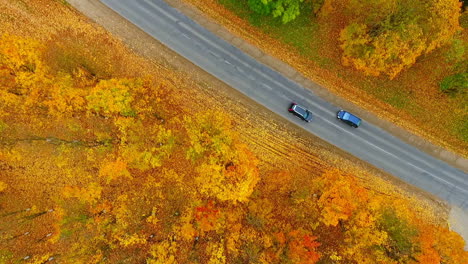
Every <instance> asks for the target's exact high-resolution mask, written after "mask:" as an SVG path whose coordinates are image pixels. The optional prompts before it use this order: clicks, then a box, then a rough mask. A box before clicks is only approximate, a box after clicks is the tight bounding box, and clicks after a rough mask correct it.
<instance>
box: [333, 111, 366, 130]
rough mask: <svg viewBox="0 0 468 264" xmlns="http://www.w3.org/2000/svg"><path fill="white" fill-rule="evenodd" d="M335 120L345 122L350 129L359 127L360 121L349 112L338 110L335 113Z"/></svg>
mask: <svg viewBox="0 0 468 264" xmlns="http://www.w3.org/2000/svg"><path fill="white" fill-rule="evenodd" d="M336 118H338V119H339V120H341V121H343V122H345V123H346V124H348V125H350V126H352V127H358V126H360V125H361V119H360V118H359V117H357V116H355V115H353V114H351V113H350V112H346V111H345V110H340V111H338V113H336Z"/></svg>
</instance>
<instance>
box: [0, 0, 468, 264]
mask: <svg viewBox="0 0 468 264" xmlns="http://www.w3.org/2000/svg"><path fill="white" fill-rule="evenodd" d="M441 1H442V0H441ZM361 29H362V28H360V26H359V25H357V26H355V28H351V29H349V30H354V31H353V32H354V33H353V32H351V31H350V33H349V34H358V33H359V32H360V31H359V30H361ZM356 32H357V33H356ZM359 34H360V33H359ZM346 36H347V35H346V34H345V33H343V38H346ZM345 42H346V40H345ZM377 42H378V40H376V43H377ZM434 45H436V44H434ZM344 49H345V54H346V49H347V47H345V48H344ZM109 50H112V51H113V52H109ZM350 52H351V51H350ZM421 52H423V51H421ZM351 53H352V52H351ZM351 53H349V54H351ZM350 56H351V55H350ZM349 58H350V59H349V61H348V62H349V63H351V64H354V65H355V66H356V67H358V68H359V67H361V68H363V69H364V70H366V67H367V65H368V64H366V63H362V62H360V61H359V60H356V59H352V58H351V57H349ZM376 63H378V62H376ZM388 67H390V68H391V69H393V71H391V73H390V75H392V74H393V73H395V74H396V73H397V71H399V68H398V67H396V66H388ZM402 67H403V66H402ZM186 74H187V73H183V72H178V71H177V70H174V69H171V68H168V67H165V66H163V65H161V64H155V63H153V62H148V60H146V59H145V58H143V57H141V56H139V55H135V54H134V53H133V52H132V51H131V50H130V49H129V48H128V47H127V46H125V44H123V43H122V42H121V41H120V40H118V39H117V38H115V37H113V36H112V35H111V34H109V33H108V32H106V31H105V30H104V29H103V28H101V27H99V26H98V25H97V24H94V23H93V22H90V21H89V20H87V19H86V18H85V17H83V15H81V14H80V13H78V12H77V11H75V10H74V9H73V8H72V7H71V6H70V5H69V4H67V3H66V2H65V1H52V0H32V1H7V0H0V263H37V264H39V263H148V264H156V263H164V264H166V263H167V264H170V263H213V264H214V263H265V264H266V263H304V264H305V263H359V264H361V263H369V264H374V263H395V264H396V263H424V264H438V263H444V264H463V263H468V262H467V260H468V252H467V251H464V249H463V248H464V245H465V242H464V240H463V239H462V238H461V237H460V236H459V235H458V234H457V233H455V232H452V231H450V229H449V226H448V225H447V223H446V221H444V220H445V219H443V217H440V215H438V214H437V213H436V211H435V210H433V208H432V207H431V206H429V205H427V203H423V202H421V201H419V200H418V198H417V197H413V196H410V195H407V194H406V193H405V192H404V191H400V190H399V189H398V188H397V187H394V186H393V185H392V183H391V182H390V181H386V180H382V181H381V182H380V181H379V182H378V183H377V182H376V184H375V185H372V184H369V183H366V180H363V179H369V178H363V177H364V176H363V175H364V174H365V173H362V174H361V173H360V172H359V170H358V169H355V168H353V169H349V170H347V169H346V168H344V167H340V166H338V165H335V164H334V163H333V162H332V161H333V160H340V159H344V158H342V157H339V156H336V157H335V156H334V157H333V158H329V159H326V158H323V156H322V155H323V153H321V152H325V151H316V152H314V151H311V149H315V148H303V149H306V150H305V151H307V152H309V153H308V155H310V160H313V161H314V163H313V164H312V163H311V164H310V166H308V168H295V166H292V165H291V164H292V163H290V165H289V167H288V163H287V162H284V163H281V162H278V163H277V164H276V165H275V164H274V163H275V162H274V161H273V158H271V157H274V156H278V155H280V154H281V153H284V151H279V148H277V149H275V148H273V147H272V146H269V145H268V144H271V145H273V143H269V142H267V140H266V139H264V140H265V141H264V142H260V143H258V142H257V143H254V142H253V138H254V137H255V136H252V137H251V138H250V139H249V137H248V136H246V134H248V133H245V134H244V133H241V127H242V128H245V131H254V132H251V134H252V135H260V133H261V132H255V131H257V130H255V129H257V128H247V127H249V126H251V125H250V124H248V125H246V124H241V122H239V119H237V118H234V116H236V115H237V114H236V113H234V112H233V113H230V112H226V111H220V110H219V109H220V108H219V107H215V106H214V107H213V108H212V109H211V110H207V109H202V108H198V111H193V109H197V107H196V104H197V103H196V102H193V101H196V100H187V98H188V97H190V96H189V95H191V96H192V97H191V98H202V97H203V96H204V95H201V94H197V93H199V92H198V91H199V90H201V89H202V88H193V89H192V90H191V89H188V88H187V87H191V86H197V87H198V86H200V87H202V85H199V84H195V83H194V82H193V83H192V82H191V83H189V84H187V82H188V81H187V80H188V79H189V78H190V77H189V76H186ZM391 77H392V76H391ZM197 89H199V90H197ZM206 100H207V101H206V102H208V101H209V99H206ZM200 109H201V110H200ZM249 129H250V130H249ZM265 129H266V128H265ZM260 130H261V129H259V130H258V131H260ZM278 136H280V134H278ZM262 137H263V138H267V136H262ZM256 144H257V145H256ZM262 144H263V145H265V146H268V147H265V148H264V149H266V150H261V149H263V147H261V146H258V145H262ZM296 147H297V148H300V146H299V145H298V146H296ZM317 149H318V147H317ZM265 153H266V154H265ZM281 155H282V154H281ZM283 164H285V165H283ZM356 166H357V165H356ZM366 173H367V172H366ZM366 175H367V174H366ZM369 177H370V176H369ZM377 185H378V186H389V187H388V188H387V189H385V188H383V187H382V188H381V189H380V187H379V188H377V187H375V186H377ZM390 190H396V191H390Z"/></svg>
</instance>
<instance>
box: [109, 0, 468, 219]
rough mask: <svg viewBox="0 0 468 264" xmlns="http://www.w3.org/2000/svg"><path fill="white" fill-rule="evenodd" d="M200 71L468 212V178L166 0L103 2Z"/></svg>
mask: <svg viewBox="0 0 468 264" xmlns="http://www.w3.org/2000/svg"><path fill="white" fill-rule="evenodd" d="M101 2H103V3H104V4H106V5H107V6H109V7H110V8H111V9H113V10H114V11H116V12H117V13H119V14H120V15H122V16H123V17H125V18H126V19H127V20H129V21H130V22H132V23H133V24H135V25H136V26H138V27H139V28H141V29H142V30H144V31H145V32H147V33H148V34H150V35H151V36H153V37H154V38H155V39H157V40H159V41H160V42H161V43H163V44H165V45H166V46H167V47H169V48H170V49H172V50H174V51H175V52H177V53H179V54H180V55H182V56H183V57H185V58H186V59H188V60H190V61H191V62H193V63H194V64H196V65H198V66H199V67H200V68H202V69H204V70H205V71H207V72H209V73H210V74H212V75H214V76H215V77H217V78H218V79H220V80H222V81H224V82H225V83H227V84H228V85H230V86H231V87H233V88H235V89H237V90H239V91H240V92H242V93H244V94H245V95H247V96H249V97H250V98H252V99H253V100H255V101H256V102H258V103H260V104H261V105H263V106H265V107H266V108H268V109H270V110H271V111H273V112H275V113H277V114H278V115H280V116H282V117H284V118H285V119H287V120H289V121H290V122H292V123H294V124H297V125H299V126H301V127H302V128H304V129H305V130H307V131H309V132H310V133H312V134H314V135H316V136H318V137H320V138H322V139H323V140H325V141H327V142H330V143H331V144H333V145H335V146H337V147H339V148H341V149H344V150H346V151H348V152H349V153H351V154H353V155H354V156H356V157H358V158H360V159H362V160H365V161H367V162H369V163H371V164H373V165H374V166H376V167H378V168H381V169H382V170H384V171H386V172H388V173H391V174H393V175H395V176H397V177H400V178H401V179H402V180H404V181H406V182H408V183H410V184H412V185H414V186H417V187H419V188H421V189H423V190H426V191H428V192H430V193H432V194H434V195H436V196H438V197H440V198H442V199H443V200H446V201H447V202H448V203H449V204H453V205H456V206H458V207H460V208H462V209H463V210H465V211H468V175H467V174H466V173H464V172H463V171H461V170H459V169H456V168H453V167H451V166H449V165H448V164H446V163H444V162H442V161H440V160H438V159H435V158H434V157H432V156H430V155H428V154H426V153H424V152H422V151H420V150H418V149H416V148H414V147H413V146H411V145H408V144H406V143H404V142H402V141H401V140H399V139H398V138H396V137H394V136H392V135H391V134H389V133H388V132H386V131H384V130H382V129H380V128H379V127H377V126H374V125H372V124H370V123H366V120H363V124H362V125H361V127H359V128H358V129H354V128H352V127H349V126H348V125H346V124H344V123H342V122H340V121H338V120H337V119H336V112H337V111H338V110H340V107H339V106H334V105H332V104H330V103H328V102H326V101H324V100H323V99H321V98H319V97H318V96H316V95H314V94H313V92H312V91H310V90H308V89H305V88H304V87H301V86H300V85H298V84H296V83H295V82H293V81H291V80H289V79H288V78H286V77H284V76H283V75H281V74H280V73H278V72H276V71H274V70H272V69H270V68H268V67H267V66H265V65H263V64H261V63H259V62H258V61H256V60H255V59H253V58H252V57H250V56H248V55H246V54H245V53H243V52H242V51H240V50H239V49H237V48H236V47H234V46H232V45H231V44H229V43H227V42H225V41H224V40H221V39H220V38H219V37H217V36H215V35H213V34H212V33H211V32H209V31H208V30H206V29H204V28H203V27H201V26H200V25H198V24H196V23H195V22H193V21H192V20H190V19H189V18H187V17H186V16H185V15H183V14H181V13H180V12H179V11H177V10H176V9H174V8H172V7H170V6H168V5H167V4H166V3H165V2H164V1H163V0H132V1H129V0H101ZM292 101H294V102H297V103H299V104H301V105H303V106H305V107H307V108H308V109H310V110H311V111H312V113H313V114H314V118H313V120H312V122H311V123H306V122H303V121H302V120H300V119H299V118H297V117H295V116H293V115H291V114H290V113H288V111H287V108H288V106H289V105H290V103H291V102H292Z"/></svg>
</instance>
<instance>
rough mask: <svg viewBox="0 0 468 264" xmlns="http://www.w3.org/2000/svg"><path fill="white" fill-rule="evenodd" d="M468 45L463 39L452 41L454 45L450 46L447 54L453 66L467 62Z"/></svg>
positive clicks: (448, 60)
mask: <svg viewBox="0 0 468 264" xmlns="http://www.w3.org/2000/svg"><path fill="white" fill-rule="evenodd" d="M467 46H468V45H467V43H466V42H464V41H463V40H461V39H458V38H454V39H453V40H452V45H450V49H449V50H448V52H447V53H446V55H445V56H446V59H447V62H449V63H452V64H457V63H460V62H462V61H464V60H466V59H467V58H466V56H465V54H466V50H467Z"/></svg>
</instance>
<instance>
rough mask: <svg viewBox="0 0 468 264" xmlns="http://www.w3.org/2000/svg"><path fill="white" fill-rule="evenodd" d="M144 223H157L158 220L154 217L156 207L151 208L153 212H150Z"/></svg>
mask: <svg viewBox="0 0 468 264" xmlns="http://www.w3.org/2000/svg"><path fill="white" fill-rule="evenodd" d="M146 222H148V223H151V224H153V225H155V224H157V223H158V222H159V219H158V218H157V217H156V207H153V210H151V215H150V216H148V217H147V218H146Z"/></svg>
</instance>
